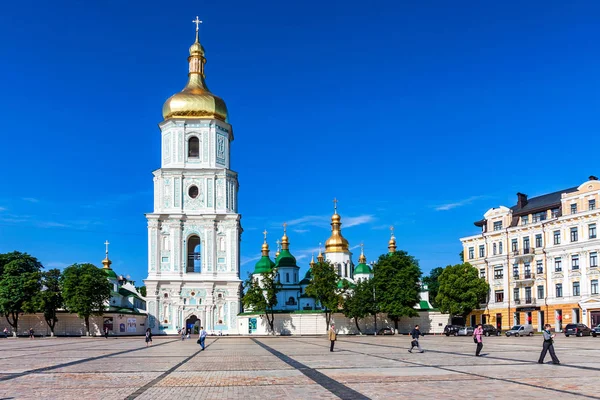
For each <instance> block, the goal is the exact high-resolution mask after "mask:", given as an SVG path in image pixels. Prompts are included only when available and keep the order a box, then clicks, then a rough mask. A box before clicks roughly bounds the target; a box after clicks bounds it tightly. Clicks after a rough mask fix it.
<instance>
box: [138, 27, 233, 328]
mask: <svg viewBox="0 0 600 400" xmlns="http://www.w3.org/2000/svg"><path fill="white" fill-rule="evenodd" d="M193 22H194V23H195V24H196V40H195V41H194V43H193V44H192V45H191V47H190V49H189V57H188V81H187V84H186V85H185V87H184V88H183V90H182V91H181V92H179V93H176V94H174V95H173V96H171V97H170V98H169V99H168V100H167V101H166V102H165V104H164V106H163V110H162V111H163V121H162V122H161V123H160V124H159V127H160V131H161V135H160V140H161V161H160V166H161V167H160V168H159V169H157V170H156V171H154V172H153V175H154V210H153V212H152V213H149V214H146V218H147V219H148V278H147V279H146V280H145V283H146V288H147V307H148V314H149V318H148V324H149V327H150V328H152V331H153V332H154V333H156V334H160V333H165V334H171V333H176V332H177V331H178V330H179V329H181V328H182V327H187V325H188V324H187V322H188V321H194V322H195V321H196V320H195V319H194V317H195V318H197V319H199V320H200V323H199V324H200V325H202V326H204V327H205V328H206V329H207V330H209V331H215V332H223V333H229V334H235V333H237V326H238V323H237V314H238V312H239V309H240V308H239V307H240V292H241V280H240V254H239V250H240V237H241V233H242V227H241V224H240V219H241V215H240V214H238V204H237V193H238V175H237V173H236V172H235V171H233V170H232V169H231V161H230V146H231V143H232V142H233V129H232V127H231V125H230V124H229V121H228V118H227V106H226V105H225V102H224V101H223V100H222V99H221V98H219V97H217V96H216V95H214V94H212V93H211V92H210V91H209V89H208V87H207V85H206V82H205V71H204V66H205V64H206V57H205V52H204V47H203V46H202V45H201V44H200V37H199V36H200V34H199V26H200V24H201V23H202V21H200V20H199V19H198V17H196V19H195V20H194V21H193ZM188 328H189V327H188Z"/></svg>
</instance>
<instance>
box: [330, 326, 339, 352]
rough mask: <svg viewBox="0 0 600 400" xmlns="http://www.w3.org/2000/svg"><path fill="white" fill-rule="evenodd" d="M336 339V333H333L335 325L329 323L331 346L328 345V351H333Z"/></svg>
mask: <svg viewBox="0 0 600 400" xmlns="http://www.w3.org/2000/svg"><path fill="white" fill-rule="evenodd" d="M336 339H337V335H336V334H335V325H331V328H329V341H330V342H331V347H329V351H333V346H334V345H335V341H336Z"/></svg>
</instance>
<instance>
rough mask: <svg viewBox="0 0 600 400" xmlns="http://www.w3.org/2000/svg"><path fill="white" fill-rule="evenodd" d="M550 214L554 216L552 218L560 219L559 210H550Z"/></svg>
mask: <svg viewBox="0 0 600 400" xmlns="http://www.w3.org/2000/svg"><path fill="white" fill-rule="evenodd" d="M550 212H551V214H552V218H558V208H553V209H552V210H550Z"/></svg>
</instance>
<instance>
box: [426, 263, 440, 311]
mask: <svg viewBox="0 0 600 400" xmlns="http://www.w3.org/2000/svg"><path fill="white" fill-rule="evenodd" d="M442 272H444V268H442V267H437V268H434V269H432V270H431V271H430V272H429V276H425V277H423V283H424V284H425V285H427V289H428V290H429V302H430V303H431V305H432V306H434V307H437V304H436V302H435V298H436V296H437V294H438V291H439V289H440V282H439V278H440V275H441V274H442Z"/></svg>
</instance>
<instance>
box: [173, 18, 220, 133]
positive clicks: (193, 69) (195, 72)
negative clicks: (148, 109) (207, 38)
mask: <svg viewBox="0 0 600 400" xmlns="http://www.w3.org/2000/svg"><path fill="white" fill-rule="evenodd" d="M188 63H189V73H188V82H187V85H185V87H184V88H183V90H182V91H181V92H179V93H176V94H174V95H173V96H171V97H170V98H169V99H168V100H167V101H166V102H165V104H164V105H163V109H162V114H163V118H164V119H169V118H197V119H218V120H221V121H225V122H227V106H226V105H225V102H224V101H223V99H221V98H220V97H218V96H215V95H214V94H212V93H211V92H210V91H209V90H208V87H207V86H206V82H205V80H204V79H205V75H204V64H206V58H205V57H204V47H202V45H201V44H200V41H199V38H198V30H197V29H196V41H195V42H194V43H193V44H192V46H191V47H190V56H189V57H188Z"/></svg>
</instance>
